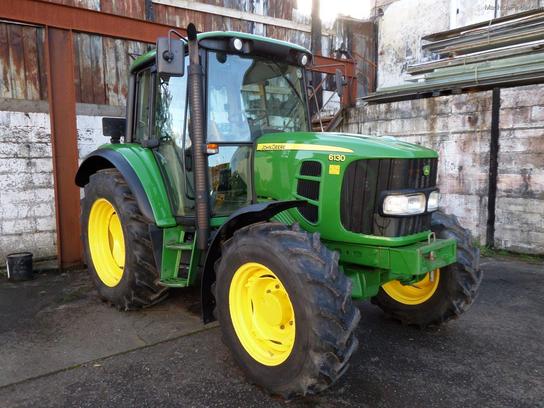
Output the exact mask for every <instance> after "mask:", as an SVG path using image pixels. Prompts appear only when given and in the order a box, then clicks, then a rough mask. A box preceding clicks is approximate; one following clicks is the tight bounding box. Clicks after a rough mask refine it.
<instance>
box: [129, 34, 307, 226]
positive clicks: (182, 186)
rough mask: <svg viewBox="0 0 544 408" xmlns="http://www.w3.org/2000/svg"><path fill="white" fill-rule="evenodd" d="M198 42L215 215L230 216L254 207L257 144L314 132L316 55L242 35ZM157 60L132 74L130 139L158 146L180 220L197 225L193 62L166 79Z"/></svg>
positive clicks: (146, 60)
mask: <svg viewBox="0 0 544 408" xmlns="http://www.w3.org/2000/svg"><path fill="white" fill-rule="evenodd" d="M178 41H180V42H181V41H183V40H178ZM171 42H172V40H171ZM198 42H199V49H200V55H199V58H200V63H201V66H202V70H203V79H204V82H203V83H204V86H203V103H204V116H205V120H204V133H205V134H206V145H207V146H206V155H207V158H208V180H209V186H210V215H211V216H212V217H213V216H227V215H230V214H231V213H232V212H233V211H235V210H237V209H238V208H242V207H245V206H247V205H249V204H251V203H252V201H253V197H252V193H251V192H252V156H253V155H252V151H253V145H254V143H255V140H256V139H257V138H258V137H260V136H262V135H265V134H269V133H289V132H307V131H309V130H310V119H309V111H308V103H307V94H306V86H305V70H304V68H305V67H304V64H308V63H309V61H310V58H311V54H310V53H309V51H308V50H306V49H304V48H302V47H297V46H294V45H293V44H289V43H283V42H280V41H276V40H270V39H264V38H261V39H259V38H256V37H255V36H252V37H251V38H246V36H245V35H243V34H241V33H231V32H210V33H205V34H200V35H199V36H198ZM164 44H165V46H167V45H168V44H167V43H164ZM159 47H160V43H159ZM263 50H266V52H264V51H263ZM160 52H161V51H160V50H159V54H160ZM163 52H164V51H163ZM157 58H161V56H160V55H159V57H157V51H155V50H154V51H151V52H149V53H148V54H146V55H144V56H142V57H140V58H139V59H138V60H136V61H135V62H134V64H133V67H132V69H131V75H132V76H131V82H132V84H131V85H132V87H131V89H134V92H133V93H131V95H129V98H130V101H129V110H132V111H133V112H134V113H133V115H134V119H133V121H132V123H131V124H129V125H128V126H127V132H126V138H125V140H126V142H128V143H140V144H141V143H144V144H148V145H149V144H151V145H156V146H157V147H156V149H155V150H154V152H155V155H156V159H157V163H158V164H159V167H160V169H161V172H162V175H163V177H164V180H165V184H166V187H167V190H168V195H169V198H170V202H171V205H172V211H173V214H174V216H176V217H184V218H186V220H189V219H190V218H191V217H194V216H195V211H196V210H195V189H194V175H193V170H194V169H193V157H192V141H191V137H190V130H189V124H190V122H191V115H190V111H189V104H188V103H187V101H188V97H189V93H188V86H187V84H188V74H187V71H188V69H187V66H188V64H189V56H188V54H187V53H185V55H184V58H183V62H181V61H176V63H178V64H181V63H183V65H184V66H183V69H181V70H180V73H174V74H172V70H169V69H166V71H167V72H161V71H160V70H159V69H158V67H159V66H160V64H158V63H157ZM303 63H304V64H303ZM181 73H182V74H181Z"/></svg>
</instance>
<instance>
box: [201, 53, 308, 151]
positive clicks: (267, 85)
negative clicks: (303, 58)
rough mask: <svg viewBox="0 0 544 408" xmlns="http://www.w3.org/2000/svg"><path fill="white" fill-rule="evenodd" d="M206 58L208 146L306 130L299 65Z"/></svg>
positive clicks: (218, 56) (212, 55)
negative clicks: (214, 143) (268, 134)
mask: <svg viewBox="0 0 544 408" xmlns="http://www.w3.org/2000/svg"><path fill="white" fill-rule="evenodd" d="M208 56H209V57H208V98H207V105H208V115H207V117H208V141H209V142H251V141H253V140H254V139H255V138H256V137H258V136H261V135H263V134H265V133H273V132H296V131H308V130H309V121H308V116H307V115H308V112H307V109H306V103H305V99H304V88H303V80H302V69H301V68H300V67H297V66H294V65H289V64H286V63H283V62H276V61H272V60H266V59H261V58H256V57H245V56H239V55H233V54H226V53H224V52H212V51H210V52H209V54H208Z"/></svg>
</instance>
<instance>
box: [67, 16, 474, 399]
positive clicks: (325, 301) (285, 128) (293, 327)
mask: <svg viewBox="0 0 544 408" xmlns="http://www.w3.org/2000/svg"><path fill="white" fill-rule="evenodd" d="M187 31H188V36H187V37H188V38H187V39H186V38H183V37H181V36H179V35H178V36H179V37H180V38H174V36H175V35H176V34H177V33H176V32H173V31H172V32H170V34H169V37H168V38H160V39H159V40H158V42H157V47H156V49H155V50H153V51H150V52H148V53H147V54H145V55H143V56H141V57H139V58H138V59H136V60H135V61H134V63H133V64H132V66H131V71H130V72H131V73H130V79H129V92H128V100H127V115H126V118H123V119H114V118H104V120H103V127H104V134H105V135H107V136H111V143H109V144H104V145H103V146H101V147H100V148H99V149H98V150H96V151H94V152H92V153H91V154H90V155H89V156H88V157H86V158H85V160H84V161H83V162H82V164H81V166H80V168H79V171H78V173H77V176H76V183H77V185H78V186H80V187H82V188H84V192H85V194H84V198H83V199H82V202H81V207H82V213H81V224H82V239H83V244H84V252H85V260H86V263H87V265H88V269H89V272H90V274H91V277H92V280H93V281H94V284H95V285H96V288H97V290H98V293H99V294H100V296H101V297H102V298H103V299H105V300H106V301H108V302H109V303H111V304H112V305H114V306H116V307H117V308H119V309H121V310H132V309H138V308H142V307H147V306H151V305H153V304H156V303H158V302H160V301H161V300H163V299H164V298H165V297H166V296H167V294H168V290H169V288H172V287H174V288H179V287H187V286H193V285H200V288H201V302H202V315H203V321H204V323H209V322H212V321H214V320H218V321H219V324H220V327H221V331H222V335H223V341H224V342H225V344H226V345H227V347H228V348H229V349H230V350H231V352H232V354H233V356H234V359H235V360H236V361H237V362H238V363H239V364H240V366H241V367H242V369H243V370H244V371H245V373H246V374H247V376H248V378H249V379H250V380H251V381H252V382H254V383H257V384H260V385H261V386H263V387H265V388H266V389H267V390H268V391H269V392H271V393H272V394H278V395H281V396H283V397H285V398H292V397H294V396H299V395H306V394H313V393H316V392H319V391H321V390H323V389H325V388H327V387H328V386H329V385H331V384H332V383H334V382H335V381H336V380H338V378H340V377H341V376H342V374H344V372H345V371H346V369H347V368H348V363H349V360H350V357H351V356H352V355H353V353H354V351H355V350H356V349H357V346H358V340H357V338H356V336H355V331H356V328H357V325H358V323H359V319H360V313H359V310H358V308H357V307H356V306H355V305H354V303H353V299H356V300H359V299H370V300H371V301H372V302H373V303H374V304H376V305H377V306H379V307H380V308H381V309H383V311H384V312H385V313H386V314H387V315H389V316H391V317H392V318H394V319H397V320H399V321H400V322H402V323H403V324H409V325H416V326H419V327H427V326H435V325H439V324H442V323H444V322H447V321H449V320H450V319H452V318H455V317H457V316H459V315H460V314H462V313H463V312H464V311H465V310H467V309H468V308H469V306H470V305H471V304H472V302H473V301H474V298H475V296H476V292H477V290H478V287H479V284H480V281H481V279H482V275H481V271H480V269H479V260H478V257H479V254H478V251H477V249H475V248H474V247H473V246H472V242H471V235H470V233H469V232H468V231H467V230H466V229H463V228H462V227H461V226H460V225H459V223H458V222H457V219H456V218H455V217H452V216H448V215H445V214H443V213H442V212H440V211H438V200H439V193H438V189H437V187H436V180H437V160H438V156H437V153H436V152H435V151H433V150H429V149H427V148H423V147H421V146H418V145H413V144H409V143H405V142H402V141H399V140H395V139H392V138H380V137H369V136H362V135H350V134H339V133H318V132H313V131H312V127H311V121H310V115H309V101H308V92H307V82H306V81H307V75H308V73H307V70H306V68H307V67H308V66H309V64H310V63H311V59H312V55H311V53H310V52H309V51H308V50H307V49H305V48H303V47H300V46H297V45H294V44H290V43H287V42H283V41H277V40H274V39H270V38H264V37H260V36H256V35H249V34H244V33H237V32H208V33H200V34H198V35H197V32H196V29H195V27H194V25H189V27H188V30H187ZM121 137H123V141H122V142H121Z"/></svg>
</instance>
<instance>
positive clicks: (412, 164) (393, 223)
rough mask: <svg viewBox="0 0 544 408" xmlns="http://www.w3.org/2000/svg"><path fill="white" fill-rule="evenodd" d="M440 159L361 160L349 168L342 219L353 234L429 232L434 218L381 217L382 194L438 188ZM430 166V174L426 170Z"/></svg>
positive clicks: (343, 188) (345, 178)
mask: <svg viewBox="0 0 544 408" xmlns="http://www.w3.org/2000/svg"><path fill="white" fill-rule="evenodd" d="M437 164H438V161H437V159H367V160H357V161H355V162H353V163H351V164H350V165H349V166H348V168H347V169H346V172H345V175H344V180H343V182H342V192H341V198H340V218H341V220H342V225H343V226H344V227H345V228H346V229H347V230H349V231H352V232H357V233H361V234H368V235H378V236H386V237H398V236H404V235H410V234H416V233H418V232H421V231H425V230H428V229H429V228H430V223H431V215H430V214H423V215H415V216H412V217H402V218H392V217H381V216H380V215H379V213H378V205H379V202H378V201H379V197H380V193H381V192H382V191H385V190H402V189H420V188H428V187H434V186H435V185H436V176H437ZM425 166H429V167H430V173H429V175H427V176H426V175H425V174H424V171H423V169H424V167H425Z"/></svg>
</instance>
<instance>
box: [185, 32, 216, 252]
mask: <svg viewBox="0 0 544 408" xmlns="http://www.w3.org/2000/svg"><path fill="white" fill-rule="evenodd" d="M196 34H197V32H196V27H195V25H194V24H193V23H191V24H189V25H188V26H187V37H188V40H189V41H188V46H189V67H188V72H189V77H188V86H189V109H190V113H191V116H190V120H191V123H190V136H191V141H192V143H193V158H194V172H195V205H196V237H197V247H198V249H200V250H206V249H207V248H208V236H209V233H210V218H209V216H210V202H209V193H208V156H207V154H206V138H205V136H204V106H203V103H202V76H203V73H202V66H201V65H200V59H199V53H198V41H197V39H196Z"/></svg>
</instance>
